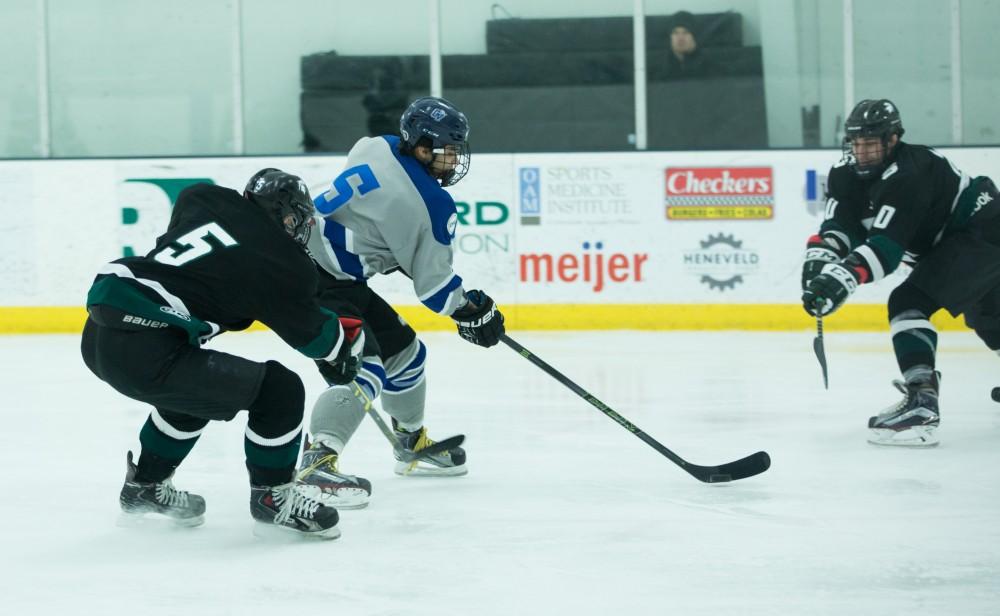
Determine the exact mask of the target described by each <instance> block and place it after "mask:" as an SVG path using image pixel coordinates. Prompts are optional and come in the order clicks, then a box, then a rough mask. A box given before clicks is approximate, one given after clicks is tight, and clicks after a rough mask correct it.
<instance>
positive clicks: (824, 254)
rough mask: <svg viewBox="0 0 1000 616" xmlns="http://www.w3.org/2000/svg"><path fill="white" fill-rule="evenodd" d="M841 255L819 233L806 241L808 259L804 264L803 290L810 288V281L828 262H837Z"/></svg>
mask: <svg viewBox="0 0 1000 616" xmlns="http://www.w3.org/2000/svg"><path fill="white" fill-rule="evenodd" d="M838 261H840V255H838V254H837V251H835V250H834V249H833V247H832V246H830V244H828V243H826V241H824V240H823V238H822V237H820V236H819V235H813V236H812V237H810V238H809V242H807V243H806V259H805V262H804V263H803V264H802V290H803V291H805V290H806V289H808V288H809V283H810V282H812V279H813V278H815V277H816V276H819V273H820V272H821V271H822V270H823V266H824V265H826V264H827V263H837V262H838Z"/></svg>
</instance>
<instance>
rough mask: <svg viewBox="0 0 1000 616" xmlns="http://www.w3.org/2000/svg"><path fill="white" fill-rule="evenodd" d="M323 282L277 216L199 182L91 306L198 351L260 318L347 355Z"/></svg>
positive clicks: (307, 343)
mask: <svg viewBox="0 0 1000 616" xmlns="http://www.w3.org/2000/svg"><path fill="white" fill-rule="evenodd" d="M317 283H318V281H317V273H316V269H315V266H314V265H313V262H312V260H311V259H310V258H309V256H308V255H307V254H306V252H305V250H303V248H302V247H300V246H299V245H298V244H296V243H295V241H294V240H292V238H291V237H289V236H288V234H287V233H285V231H284V230H283V229H282V228H281V227H280V226H279V225H278V224H276V222H275V221H274V220H272V219H271V217H270V215H269V214H268V213H267V212H265V211H264V210H263V209H262V208H260V207H258V206H257V205H254V204H253V203H251V202H250V201H248V200H247V199H245V198H244V197H242V196H241V195H240V194H239V193H237V192H236V191H234V190H231V189H228V188H223V187H220V186H215V185H212V184H196V185H194V186H191V187H189V188H187V189H185V190H184V191H183V192H182V193H181V194H180V196H179V197H178V199H177V203H176V205H175V206H174V210H173V212H172V214H171V217H170V224H169V225H168V227H167V232H166V233H164V234H163V235H162V236H160V237H159V238H157V240H156V247H155V248H154V249H153V250H152V251H150V252H149V253H148V254H147V255H145V256H143V257H126V258H123V259H118V260H117V261H113V262H111V263H108V264H107V265H105V266H104V267H103V268H102V269H101V270H100V272H99V273H98V276H97V278H96V279H95V280H94V284H93V286H92V287H91V289H90V293H89V294H88V296H87V306H88V308H90V307H92V306H94V305H98V304H99V305H103V306H111V307H113V308H116V309H118V310H120V311H121V312H123V313H124V316H123V318H124V319H126V320H127V322H128V323H131V324H136V323H137V324H142V325H146V326H152V327H169V326H176V327H180V328H181V329H183V330H185V331H186V332H187V333H188V337H189V340H190V341H191V343H192V344H199V343H202V342H204V341H206V340H208V339H209V338H211V337H212V336H215V335H216V334H218V333H220V332H222V331H227V330H241V329H246V328H247V327H249V326H250V325H251V324H252V323H253V321H255V320H256V321H260V322H261V323H264V324H265V325H267V326H268V327H269V328H271V329H272V330H273V331H274V332H275V333H277V334H278V335H279V336H280V337H281V338H282V339H283V340H284V341H285V342H287V343H288V344H289V345H290V346H292V347H293V348H295V349H297V350H298V351H300V352H302V353H303V354H305V355H307V356H308V357H311V358H315V359H322V358H327V357H328V356H330V355H331V354H332V353H335V352H336V350H338V349H339V346H340V345H339V341H340V337H341V327H340V322H339V321H338V319H337V315H335V314H334V313H332V312H330V311H328V310H326V309H324V308H321V307H320V305H319V303H318V302H317V300H316V291H317ZM92 314H93V312H92ZM133 319H139V321H134V320H133ZM143 320H145V321H143Z"/></svg>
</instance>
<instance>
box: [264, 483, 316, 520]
mask: <svg viewBox="0 0 1000 616" xmlns="http://www.w3.org/2000/svg"><path fill="white" fill-rule="evenodd" d="M299 487H300V486H296V485H295V484H291V483H289V484H286V485H283V486H279V487H275V488H271V490H272V492H273V494H274V500H275V501H276V502H277V504H278V505H279V506H280V507H281V509H279V510H278V514H277V515H275V516H274V521H275V523H278V524H282V523H284V522H287V521H288V519H289V518H291V517H292V516H295V517H297V518H306V519H309V520H311V519H313V518H314V517H315V515H316V511H317V510H318V509H319V507H320V502H319V501H318V500H316V499H314V498H312V497H309V496H306V495H305V494H303V493H302V492H300V491H299V490H298V488H299Z"/></svg>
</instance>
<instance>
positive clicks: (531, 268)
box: [519, 242, 649, 293]
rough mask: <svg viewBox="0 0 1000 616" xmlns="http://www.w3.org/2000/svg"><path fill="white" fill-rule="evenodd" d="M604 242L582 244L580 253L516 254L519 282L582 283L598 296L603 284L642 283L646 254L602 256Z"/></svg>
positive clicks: (616, 253)
mask: <svg viewBox="0 0 1000 616" xmlns="http://www.w3.org/2000/svg"><path fill="white" fill-rule="evenodd" d="M603 250H604V242H594V243H593V244H591V243H590V242H583V252H582V253H572V252H567V253H563V254H560V255H553V254H547V253H542V254H522V255H520V259H519V261H520V268H519V271H520V279H521V282H545V283H548V282H583V283H586V284H587V286H589V287H590V288H591V290H592V291H593V292H594V293H600V292H601V291H603V290H604V288H605V283H606V282H618V283H623V282H630V281H631V282H642V280H643V278H642V276H643V272H642V266H643V264H645V262H646V261H647V260H648V259H649V254H647V253H632V254H625V253H621V252H615V253H611V254H608V255H607V256H606V257H605V255H604V254H603V253H602V252H601V251H603Z"/></svg>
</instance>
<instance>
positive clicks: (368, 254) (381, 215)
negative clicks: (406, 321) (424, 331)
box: [308, 136, 465, 315]
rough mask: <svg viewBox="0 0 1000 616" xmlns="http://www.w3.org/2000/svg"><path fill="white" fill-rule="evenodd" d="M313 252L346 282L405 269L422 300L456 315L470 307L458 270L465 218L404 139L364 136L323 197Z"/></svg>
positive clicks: (312, 241) (318, 207)
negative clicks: (457, 242) (457, 245)
mask: <svg viewBox="0 0 1000 616" xmlns="http://www.w3.org/2000/svg"><path fill="white" fill-rule="evenodd" d="M313 202H314V204H315V205H316V211H317V215H316V226H315V227H314V228H313V233H312V235H311V236H310V238H309V245H308V249H309V253H310V254H311V255H312V257H313V259H314V260H315V261H316V263H318V264H319V266H320V267H322V268H323V269H324V270H326V271H327V272H328V273H329V274H330V275H332V276H334V277H335V278H337V279H340V280H359V281H360V280H367V279H368V278H371V277H372V276H374V275H375V274H387V273H391V272H393V271H396V270H402V271H403V272H404V273H405V274H406V275H408V276H409V277H410V278H411V279H412V280H413V290H414V291H415V292H416V295H417V297H418V298H419V299H420V302H421V303H423V304H424V305H425V306H427V307H428V308H430V309H431V310H433V311H434V312H437V313H440V314H443V315H451V313H453V312H454V311H455V309H456V308H458V307H459V306H461V305H462V304H464V303H465V291H464V290H463V288H462V279H461V278H460V277H459V276H458V275H456V274H455V272H454V270H453V269H452V261H453V257H454V239H455V229H456V228H457V226H458V214H457V212H456V210H455V201H454V200H453V199H452V198H451V195H449V194H448V192H447V191H445V190H444V189H443V188H441V185H440V184H438V182H437V180H435V179H434V178H433V177H432V176H431V175H430V173H428V172H427V170H426V169H425V168H424V166H423V165H421V164H420V162H419V161H417V160H416V159H415V158H413V157H412V156H405V155H403V154H400V152H399V138H398V137H393V136H384V137H363V138H361V139H360V140H358V142H357V143H355V144H354V147H352V148H351V151H350V152H349V153H348V155H347V165H346V167H345V169H344V171H343V172H342V173H341V174H340V175H338V176H337V177H336V178H335V179H334V180H333V182H332V183H331V186H330V189H329V190H328V191H326V192H325V193H323V194H321V195H318V196H317V197H316V198H315V199H314V200H313Z"/></svg>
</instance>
